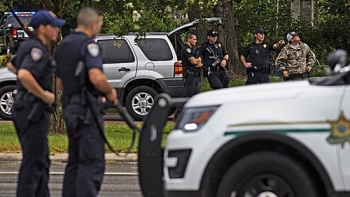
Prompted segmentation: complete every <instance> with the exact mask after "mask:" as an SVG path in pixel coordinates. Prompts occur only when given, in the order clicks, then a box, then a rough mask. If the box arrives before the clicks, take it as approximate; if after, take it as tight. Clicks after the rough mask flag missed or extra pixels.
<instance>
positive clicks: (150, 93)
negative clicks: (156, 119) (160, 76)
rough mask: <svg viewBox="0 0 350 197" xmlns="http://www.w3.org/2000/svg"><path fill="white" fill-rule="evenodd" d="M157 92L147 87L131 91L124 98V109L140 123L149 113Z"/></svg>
mask: <svg viewBox="0 0 350 197" xmlns="http://www.w3.org/2000/svg"><path fill="white" fill-rule="evenodd" d="M156 95H157V92H156V91H155V90H154V89H153V88H151V87H148V86H139V87H136V88H134V89H132V90H131V91H130V92H129V94H128V95H127V97H126V102H125V107H126V110H127V112H128V113H129V115H130V116H131V117H132V118H133V119H134V120H136V121H141V120H143V118H144V117H145V116H146V115H147V114H148V113H149V112H150V110H151V108H152V106H153V104H154V97H155V96H156Z"/></svg>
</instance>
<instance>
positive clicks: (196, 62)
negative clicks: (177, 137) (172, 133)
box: [174, 33, 203, 122]
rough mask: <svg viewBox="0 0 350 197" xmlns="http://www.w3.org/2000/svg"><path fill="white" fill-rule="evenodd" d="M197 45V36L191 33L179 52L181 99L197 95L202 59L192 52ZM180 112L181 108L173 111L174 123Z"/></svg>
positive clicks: (187, 35)
mask: <svg viewBox="0 0 350 197" xmlns="http://www.w3.org/2000/svg"><path fill="white" fill-rule="evenodd" d="M196 43H197V36H196V35H194V34H193V33H187V34H186V43H185V45H184V47H183V48H182V50H181V62H182V67H183V70H184V71H183V73H184V74H183V82H184V93H183V97H191V96H193V95H195V94H197V93H199V91H200V89H199V83H200V80H201V76H200V73H201V70H200V69H201V67H202V66H203V65H202V59H201V58H200V57H199V56H196V55H195V52H194V51H193V49H194V47H195V46H196ZM181 112H182V106H180V107H178V108H177V109H176V111H175V116H174V121H175V122H177V120H178V117H179V115H180V114H181Z"/></svg>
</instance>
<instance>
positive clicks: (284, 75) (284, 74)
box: [283, 70, 289, 78]
mask: <svg viewBox="0 0 350 197" xmlns="http://www.w3.org/2000/svg"><path fill="white" fill-rule="evenodd" d="M283 77H284V78H288V77H289V72H288V71H287V70H285V71H283Z"/></svg>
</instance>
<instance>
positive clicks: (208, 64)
mask: <svg viewBox="0 0 350 197" xmlns="http://www.w3.org/2000/svg"><path fill="white" fill-rule="evenodd" d="M217 38H218V32H217V31H214V30H210V31H208V33H207V39H208V41H207V42H204V43H202V44H201V45H200V47H199V48H198V50H199V54H200V55H202V57H203V61H204V77H207V78H208V81H209V84H210V87H211V88H212V89H214V90H215V89H221V88H227V87H228V82H229V79H228V78H227V77H226V76H225V73H224V69H225V68H226V65H227V61H228V58H229V55H228V53H227V51H226V49H225V47H224V45H223V44H222V43H221V42H218V41H217Z"/></svg>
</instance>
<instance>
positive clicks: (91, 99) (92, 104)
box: [74, 61, 140, 156]
mask: <svg viewBox="0 0 350 197" xmlns="http://www.w3.org/2000/svg"><path fill="white" fill-rule="evenodd" d="M74 76H75V77H78V76H79V77H80V80H81V81H80V83H81V84H85V65H84V62H83V61H79V62H78V64H77V68H76V70H75V73H74ZM82 92H83V96H85V98H86V101H87V105H88V106H89V108H90V110H91V112H92V114H91V115H92V116H93V119H94V121H95V122H96V123H97V125H98V130H99V131H100V134H101V135H102V137H103V140H104V141H105V143H106V144H107V146H108V148H109V149H110V150H111V151H112V152H113V153H115V154H116V155H118V156H119V154H118V152H117V151H115V150H114V149H113V147H112V146H111V144H110V143H109V142H108V140H107V138H106V136H105V133H104V128H103V125H102V124H99V123H98V117H97V114H98V109H97V108H96V106H97V105H99V103H97V101H96V98H95V96H94V95H93V94H92V93H91V92H90V91H89V90H88V89H87V88H86V86H83V88H82ZM103 106H104V108H105V109H107V108H109V107H110V106H111V105H110V103H109V102H107V101H106V103H104V104H103ZM116 108H117V110H118V112H119V114H120V116H121V117H122V118H123V119H124V121H125V122H126V123H127V125H128V126H129V127H130V128H131V129H132V130H133V136H132V142H131V144H130V146H129V148H128V150H127V151H126V155H127V154H128V153H129V152H130V151H131V149H132V148H133V146H134V142H135V139H136V131H138V132H140V129H139V128H138V127H137V126H136V125H135V124H134V122H133V121H132V119H131V117H130V116H129V115H128V114H127V113H126V112H125V111H124V110H123V106H122V105H121V104H120V103H119V102H118V103H117V105H116Z"/></svg>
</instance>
